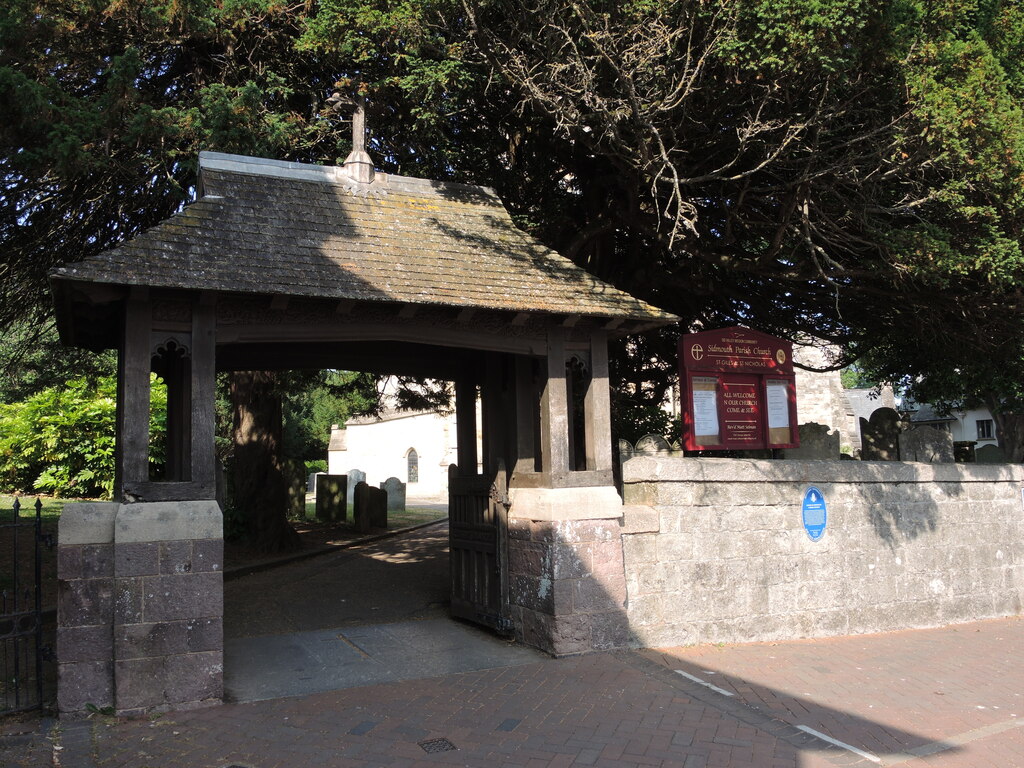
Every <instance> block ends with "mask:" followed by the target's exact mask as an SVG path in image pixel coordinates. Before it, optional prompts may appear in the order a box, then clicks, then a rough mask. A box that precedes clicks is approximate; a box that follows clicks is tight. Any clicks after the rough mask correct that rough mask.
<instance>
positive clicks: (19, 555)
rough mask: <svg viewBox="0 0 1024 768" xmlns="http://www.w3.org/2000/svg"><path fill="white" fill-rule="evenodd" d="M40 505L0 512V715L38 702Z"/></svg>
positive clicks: (40, 676) (40, 672)
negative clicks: (24, 511)
mask: <svg viewBox="0 0 1024 768" xmlns="http://www.w3.org/2000/svg"><path fill="white" fill-rule="evenodd" d="M42 509H43V505H42V502H41V501H39V499H36V503H35V512H34V514H33V513H32V512H28V514H25V515H22V510H21V502H19V501H18V500H17V499H15V500H14V504H13V506H12V508H11V509H10V510H4V511H3V512H0V673H2V675H3V677H2V678H0V715H3V714H7V713H11V712H22V711H25V710H28V709H35V708H37V707H40V706H42V703H43V656H44V652H45V649H44V646H43V606H42V558H41V554H42V553H41V550H42V547H43V545H44V543H47V544H48V543H50V542H48V541H45V537H44V535H43V522H42Z"/></svg>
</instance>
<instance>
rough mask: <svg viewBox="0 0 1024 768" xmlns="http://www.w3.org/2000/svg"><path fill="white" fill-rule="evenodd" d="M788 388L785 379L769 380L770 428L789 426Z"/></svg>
mask: <svg viewBox="0 0 1024 768" xmlns="http://www.w3.org/2000/svg"><path fill="white" fill-rule="evenodd" d="M788 389H789V387H788V386H787V383H786V382H785V381H769V382H768V429H779V428H781V427H788V426H789V392H788Z"/></svg>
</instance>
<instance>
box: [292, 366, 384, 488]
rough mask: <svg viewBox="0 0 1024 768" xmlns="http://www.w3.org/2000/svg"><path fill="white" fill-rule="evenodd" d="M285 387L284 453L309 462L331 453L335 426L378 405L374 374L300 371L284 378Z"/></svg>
mask: <svg viewBox="0 0 1024 768" xmlns="http://www.w3.org/2000/svg"><path fill="white" fill-rule="evenodd" d="M281 386H282V390H283V403H282V405H283V410H284V454H285V455H286V456H289V457H292V458H296V459H302V460H305V461H314V460H318V459H324V458H325V457H326V456H327V443H328V441H329V440H330V437H331V426H332V425H334V424H344V423H345V421H346V420H348V419H349V418H350V417H352V416H357V415H360V414H363V413H367V412H368V411H371V410H373V409H374V408H376V406H377V397H376V395H377V390H376V386H375V381H374V377H373V376H371V375H369V374H365V373H351V372H349V371H319V372H316V373H308V372H299V373H293V374H291V375H290V376H287V377H284V380H283V381H282V385H281ZM325 470H326V467H325Z"/></svg>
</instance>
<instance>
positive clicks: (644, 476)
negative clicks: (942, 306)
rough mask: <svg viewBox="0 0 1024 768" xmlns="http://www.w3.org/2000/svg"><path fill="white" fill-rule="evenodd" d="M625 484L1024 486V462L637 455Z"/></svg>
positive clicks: (624, 471)
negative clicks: (1006, 484)
mask: <svg viewBox="0 0 1024 768" xmlns="http://www.w3.org/2000/svg"><path fill="white" fill-rule="evenodd" d="M622 480H623V482H624V483H626V484H629V483H649V482H673V483H702V482H729V483H761V482H792V483H929V482H943V483H957V482H959V483H971V482H975V483H992V482H1019V483H1024V465H1021V464H924V463H918V462H909V461H813V460H799V459H780V460H777V461H772V460H766V459H725V458H722V459H714V458H679V457H653V456H636V457H634V458H631V459H629V460H628V461H626V462H625V463H624V464H623V465H622Z"/></svg>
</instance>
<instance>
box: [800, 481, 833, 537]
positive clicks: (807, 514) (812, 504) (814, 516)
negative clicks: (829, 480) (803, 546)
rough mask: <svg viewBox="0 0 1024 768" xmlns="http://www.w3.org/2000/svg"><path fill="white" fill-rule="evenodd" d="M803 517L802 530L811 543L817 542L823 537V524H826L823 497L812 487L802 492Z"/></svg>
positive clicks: (826, 511)
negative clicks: (805, 532)
mask: <svg viewBox="0 0 1024 768" xmlns="http://www.w3.org/2000/svg"><path fill="white" fill-rule="evenodd" d="M803 517H804V530H805V531H807V536H808V537H809V538H810V540H811V541H818V540H819V539H820V538H821V537H822V536H824V535H825V523H826V522H828V510H827V509H826V507H825V496H824V495H823V494H822V492H821V491H819V490H818V489H817V488H815V487H814V486H813V485H812V486H811V487H810V488H808V489H807V490H806V491H804V504H803Z"/></svg>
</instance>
